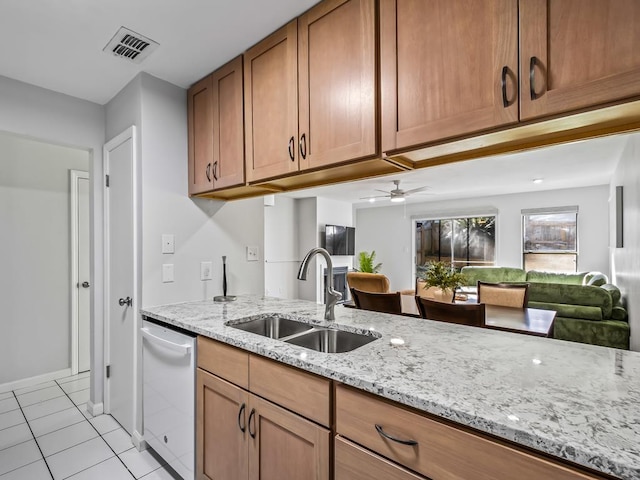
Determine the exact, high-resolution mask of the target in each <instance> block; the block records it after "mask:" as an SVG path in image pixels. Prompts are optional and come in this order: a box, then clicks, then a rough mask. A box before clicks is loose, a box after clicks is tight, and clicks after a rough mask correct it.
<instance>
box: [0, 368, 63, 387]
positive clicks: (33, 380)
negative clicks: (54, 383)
mask: <svg viewBox="0 0 640 480" xmlns="http://www.w3.org/2000/svg"><path fill="white" fill-rule="evenodd" d="M70 376H71V369H70V368H65V369H64V370H58V371H57V372H50V373H45V374H43V375H36V376H35V377H29V378H24V379H22V380H15V381H13V382H7V383H3V384H2V385H0V393H4V392H10V391H11V390H18V389H19V388H24V387H31V386H33V385H38V384H39V383H44V382H49V381H51V380H57V379H59V378H64V377H70Z"/></svg>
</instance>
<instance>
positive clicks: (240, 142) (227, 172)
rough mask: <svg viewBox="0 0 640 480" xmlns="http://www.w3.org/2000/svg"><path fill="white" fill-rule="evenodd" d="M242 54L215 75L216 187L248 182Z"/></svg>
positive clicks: (214, 179) (214, 160) (214, 177)
mask: <svg viewBox="0 0 640 480" xmlns="http://www.w3.org/2000/svg"><path fill="white" fill-rule="evenodd" d="M242 81H243V78H242V56H239V57H236V58H235V59H234V60H232V61H231V62H229V63H228V64H226V65H225V66H224V67H222V68H220V69H218V70H216V71H215V72H214V73H213V75H212V81H211V83H212V86H213V91H212V101H213V132H214V136H213V139H214V140H213V165H212V167H211V176H212V177H213V188H214V189H218V188H225V187H232V186H235V185H242V184H244V111H243V102H242V95H243V92H242Z"/></svg>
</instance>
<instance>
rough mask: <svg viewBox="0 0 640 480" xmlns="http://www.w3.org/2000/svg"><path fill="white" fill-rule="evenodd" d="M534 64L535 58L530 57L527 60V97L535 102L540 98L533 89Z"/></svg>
mask: <svg viewBox="0 0 640 480" xmlns="http://www.w3.org/2000/svg"><path fill="white" fill-rule="evenodd" d="M536 63H538V59H537V58H536V57H531V58H530V59H529V95H530V96H531V100H532V101H533V100H537V99H538V97H539V96H540V95H538V94H537V93H536V87H535V79H536Z"/></svg>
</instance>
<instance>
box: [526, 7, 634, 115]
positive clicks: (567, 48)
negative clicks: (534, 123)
mask: <svg viewBox="0 0 640 480" xmlns="http://www.w3.org/2000/svg"><path fill="white" fill-rule="evenodd" d="M638 45H640V2H639V1H638V0H524V1H521V2H520V52H521V57H520V64H521V81H522V90H521V94H520V97H521V100H520V101H521V104H520V109H521V118H522V119H523V120H526V119H530V118H535V117H539V116H542V115H548V114H554V113H560V112H566V111H569V110H575V109H580V108H585V107H590V106H594V105H598V104H603V103H607V102H614V101H617V100H621V99H624V98H628V97H632V96H635V95H639V94H640V48H638Z"/></svg>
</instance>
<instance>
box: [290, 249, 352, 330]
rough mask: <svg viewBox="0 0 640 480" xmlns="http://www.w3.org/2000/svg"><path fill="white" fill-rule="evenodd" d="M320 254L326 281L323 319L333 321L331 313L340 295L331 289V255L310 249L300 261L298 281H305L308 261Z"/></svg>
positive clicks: (340, 297)
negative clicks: (324, 262)
mask: <svg viewBox="0 0 640 480" xmlns="http://www.w3.org/2000/svg"><path fill="white" fill-rule="evenodd" d="M318 253H319V254H320V255H322V256H323V257H324V259H325V260H326V261H327V270H328V271H327V281H326V282H325V285H324V299H325V301H324V303H325V310H324V319H325V320H335V319H336V316H335V314H334V312H333V308H334V307H335V306H336V303H338V302H339V301H340V299H342V294H341V293H340V292H336V291H335V290H334V289H333V263H332V262H331V255H329V252H327V251H326V250H325V249H324V248H319V247H317V248H312V249H311V250H309V253H307V254H306V255H305V257H304V258H303V259H302V263H301V264H300V270H298V280H306V279H307V270H308V269H309V260H311V258H312V257H313V256H315V255H316V254H318Z"/></svg>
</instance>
